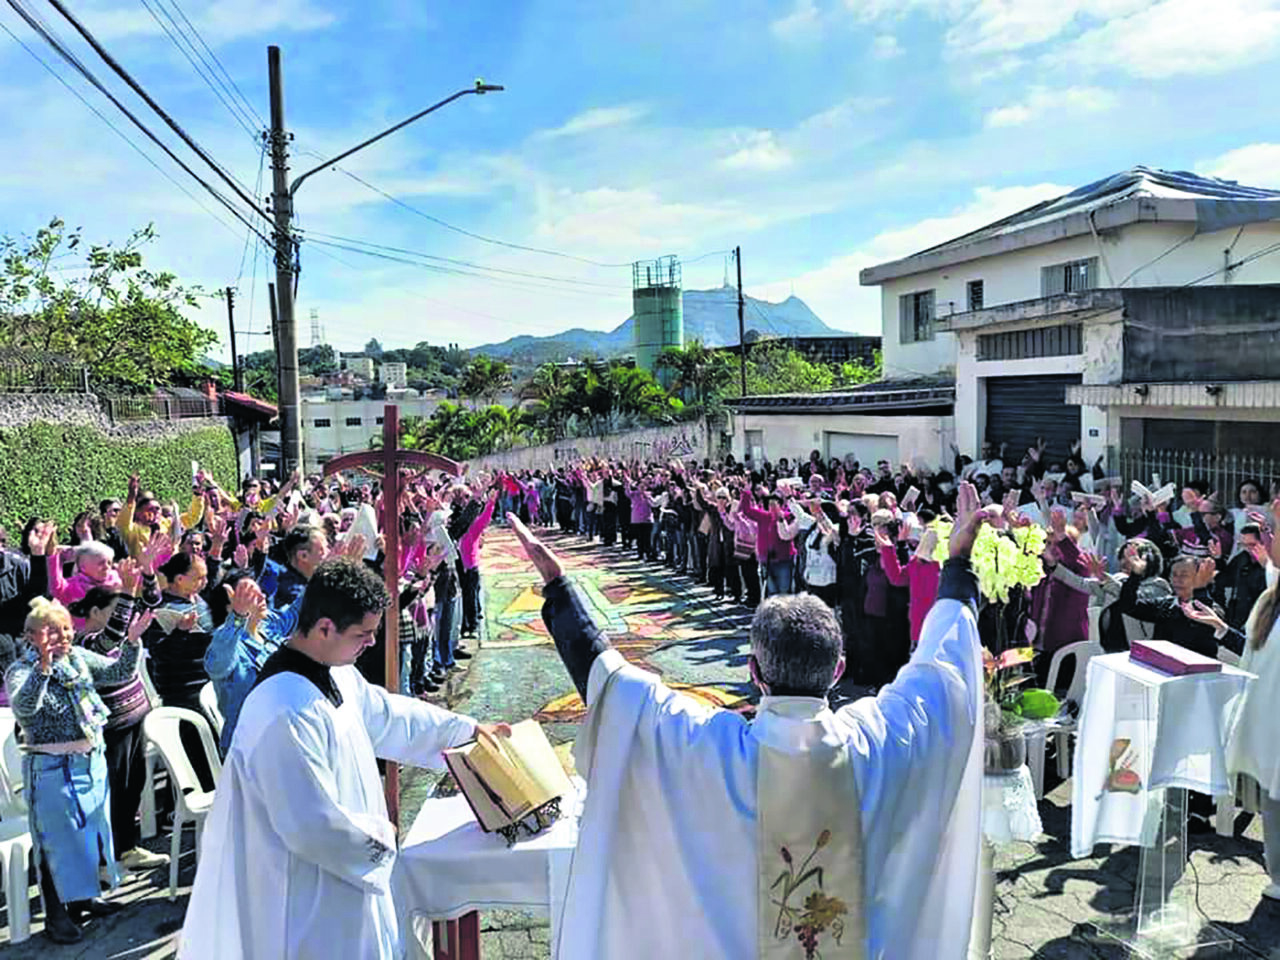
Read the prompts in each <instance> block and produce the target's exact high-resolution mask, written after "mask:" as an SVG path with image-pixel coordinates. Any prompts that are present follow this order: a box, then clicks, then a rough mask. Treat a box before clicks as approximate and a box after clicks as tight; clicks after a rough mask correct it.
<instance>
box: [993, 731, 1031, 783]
mask: <svg viewBox="0 0 1280 960" xmlns="http://www.w3.org/2000/svg"><path fill="white" fill-rule="evenodd" d="M983 747H984V762H983V766H984V767H985V769H986V772H987V773H1012V772H1014V771H1015V770H1018V769H1020V768H1021V767H1022V765H1023V764H1024V763H1026V762H1027V740H1026V737H1025V736H1023V733H1022V731H1021V730H1009V729H1004V730H997V731H995V733H994V734H992V733H990V732H989V733H988V734H987V736H986V739H985V741H984V744H983Z"/></svg>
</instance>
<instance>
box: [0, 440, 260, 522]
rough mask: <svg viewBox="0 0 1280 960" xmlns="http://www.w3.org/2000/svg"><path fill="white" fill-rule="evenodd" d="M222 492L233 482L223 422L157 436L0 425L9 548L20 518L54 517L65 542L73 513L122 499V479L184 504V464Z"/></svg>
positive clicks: (2, 504)
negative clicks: (136, 478) (195, 465)
mask: <svg viewBox="0 0 1280 960" xmlns="http://www.w3.org/2000/svg"><path fill="white" fill-rule="evenodd" d="M192 460H197V461H199V462H200V465H201V466H202V467H204V469H205V470H206V471H208V472H209V473H212V474H213V476H214V477H215V478H216V479H217V481H218V483H220V484H221V485H222V486H223V487H224V488H225V489H227V490H234V489H236V487H237V478H236V473H237V469H236V451H235V442H234V440H233V439H232V436H231V432H230V431H229V430H227V429H226V428H225V427H209V428H206V429H201V430H193V431H192V432H190V433H186V434H183V435H182V436H179V437H173V438H168V439H161V440H141V439H124V438H116V437H108V436H104V435H103V434H102V433H101V432H99V431H98V430H96V429H94V428H93V427H82V426H71V425H67V424H61V423H47V422H45V423H31V424H27V425H26V426H22V427H14V428H9V429H4V430H0V524H3V525H4V527H5V529H7V530H8V532H9V544H10V546H13V547H16V546H17V545H18V536H19V534H20V533H21V532H22V527H23V525H24V524H25V523H26V522H27V518H28V517H31V516H40V517H45V518H49V519H52V520H56V521H57V523H58V527H59V532H58V538H59V540H60V541H61V542H62V543H66V542H67V538H68V537H69V536H70V532H71V522H72V520H73V519H74V518H75V516H76V514H77V513H79V512H80V511H81V510H85V509H87V508H88V507H90V506H94V507H95V508H96V505H97V503H98V501H99V500H102V499H105V498H107V497H118V498H120V499H123V498H124V496H125V494H126V492H127V491H128V488H129V476H130V474H132V473H135V472H136V473H138V474H140V475H141V477H142V486H143V488H144V489H146V490H151V491H153V492H154V493H155V494H156V496H157V497H159V498H160V499H161V501H162V502H166V503H167V502H168V501H169V500H177V502H178V503H179V505H180V506H181V507H182V509H184V510H185V509H186V508H187V505H188V504H189V503H190V502H191V461H192Z"/></svg>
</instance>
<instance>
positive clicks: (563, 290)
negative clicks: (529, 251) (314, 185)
mask: <svg viewBox="0 0 1280 960" xmlns="http://www.w3.org/2000/svg"><path fill="white" fill-rule="evenodd" d="M311 243H312V245H320V246H325V247H329V248H331V249H335V250H346V251H347V252H349V253H358V254H361V255H362V256H366V257H372V258H374V259H378V260H387V261H390V262H392V263H403V264H406V265H408V266H411V267H418V268H419V269H421V270H430V271H432V272H435V273H442V274H448V275H452V276H459V277H471V278H474V279H477V280H483V281H484V282H485V283H492V284H497V285H500V286H507V287H513V288H515V289H518V290H529V291H540V292H543V293H559V294H562V295H563V294H575V295H578V296H589V297H604V298H606V299H617V298H619V297H621V296H624V294H621V293H617V294H613V293H606V292H604V291H603V290H582V289H578V288H572V287H563V286H550V285H548V284H545V283H536V282H534V281H531V280H506V279H502V278H499V277H492V276H488V275H486V274H483V273H475V272H473V271H470V270H462V269H459V268H457V267H443V266H439V265H437V264H431V263H423V262H422V261H421V260H412V259H409V258H408V257H401V256H395V255H392V254H388V253H380V252H378V251H376V250H368V249H364V248H362V247H353V246H351V245H350V244H345V243H334V242H332V241H329V240H312V241H311Z"/></svg>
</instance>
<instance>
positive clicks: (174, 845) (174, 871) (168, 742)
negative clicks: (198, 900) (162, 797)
mask: <svg viewBox="0 0 1280 960" xmlns="http://www.w3.org/2000/svg"><path fill="white" fill-rule="evenodd" d="M183 723H190V724H193V725H194V726H195V728H196V730H197V731H198V732H199V734H200V744H201V746H202V747H203V748H204V755H205V759H206V760H207V761H208V762H209V769H210V770H212V771H213V778H214V782H215V784H216V782H217V779H218V777H219V775H220V774H221V773H222V762H221V760H219V758H218V748H217V745H216V744H215V743H214V740H213V733H212V732H211V731H210V729H209V721H208V720H206V719H205V718H204V716H203V715H202V714H200V713H198V712H197V711H195V710H186V709H184V708H182V707H157V708H156V709H155V710H152V711H151V712H150V713H149V714H147V716H146V719H145V720H143V721H142V730H143V733H145V734H146V737H147V740H148V741H149V742H150V743H154V744H155V745H156V749H157V750H159V751H160V757H161V759H163V760H164V766H165V769H166V770H167V771H168V773H169V783H170V785H171V787H172V792H173V837H172V839H171V840H170V844H169V900H170V902H172V901H174V900H176V899H177V897H178V857H179V854H180V853H181V848H182V827H183V825H184V824H185V823H187V822H188V821H190V822H192V823H194V824H195V828H196V862H197V863H199V862H200V833H201V830H202V828H203V826H204V818H205V817H206V816H207V815H208V813H209V810H210V809H211V808H212V807H213V793H214V792H213V791H212V790H208V791H206V790H203V789H201V787H200V780H199V778H197V777H196V773H195V769H194V768H193V767H192V766H191V760H190V759H189V758H188V757H187V752H186V750H184V749H183V747H182V737H181V733H180V728H181V725H182V724H183Z"/></svg>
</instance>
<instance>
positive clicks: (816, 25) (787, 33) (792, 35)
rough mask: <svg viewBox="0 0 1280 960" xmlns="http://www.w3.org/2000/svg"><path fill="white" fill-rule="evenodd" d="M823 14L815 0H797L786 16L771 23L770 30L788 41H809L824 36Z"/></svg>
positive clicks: (780, 38)
mask: <svg viewBox="0 0 1280 960" xmlns="http://www.w3.org/2000/svg"><path fill="white" fill-rule="evenodd" d="M821 26H822V16H821V13H820V12H819V10H818V7H817V4H815V3H814V2H813V0H795V6H794V7H793V8H792V10H791V12H790V13H789V14H787V15H786V16H785V17H779V18H778V19H777V20H774V21H773V22H772V23H770V24H769V32H770V33H772V34H773V35H774V36H775V37H777V38H778V39H779V40H782V41H785V42H786V43H807V42H809V41H811V40H817V39H818V38H819V37H821V36H822V30H821Z"/></svg>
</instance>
